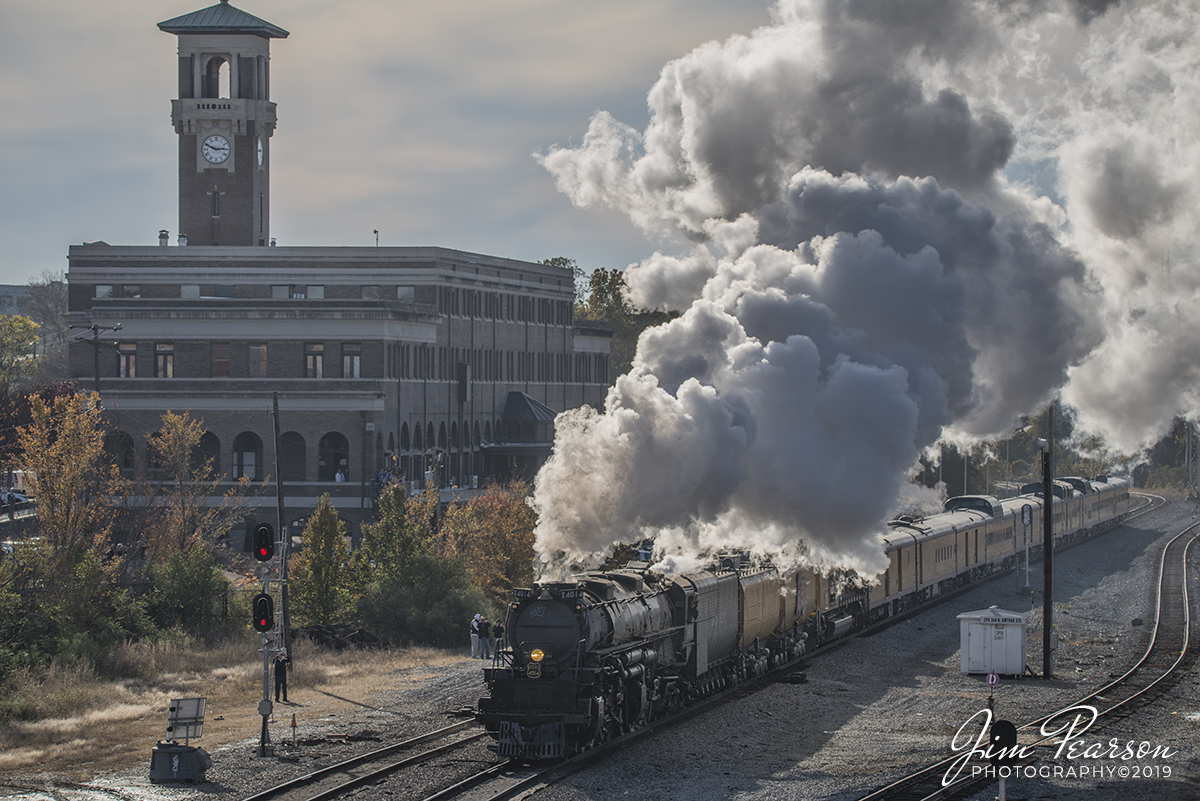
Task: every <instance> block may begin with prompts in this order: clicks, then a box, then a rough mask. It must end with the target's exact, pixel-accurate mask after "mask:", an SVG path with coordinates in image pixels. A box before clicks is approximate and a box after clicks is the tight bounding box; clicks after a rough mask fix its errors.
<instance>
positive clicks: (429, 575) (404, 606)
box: [358, 553, 489, 648]
mask: <svg viewBox="0 0 1200 801" xmlns="http://www.w3.org/2000/svg"><path fill="white" fill-rule="evenodd" d="M488 608H489V605H488V600H487V597H486V596H485V595H484V593H483V591H482V590H480V589H479V588H478V587H476V586H474V585H473V584H472V583H471V574H470V571H469V570H468V569H467V567H466V566H465V565H463V564H462V563H461V562H459V561H457V560H455V559H446V558H443V557H440V556H437V555H435V554H431V553H424V554H420V555H418V556H416V557H415V558H414V559H413V560H412V561H411V562H409V564H408V565H407V566H406V567H405V568H404V569H402V570H399V571H397V572H396V573H395V574H393V575H391V576H389V577H387V578H385V579H381V580H376V581H372V582H370V583H369V584H368V585H367V586H366V588H365V590H364V592H363V594H362V596H361V597H360V598H359V600H358V616H359V620H360V622H361V623H362V625H363V626H365V627H366V628H367V629H369V630H370V631H371V632H373V633H374V634H376V635H377V636H379V637H382V638H383V639H385V640H387V641H388V642H390V643H392V644H394V645H414V644H415V645H433V646H437V647H441V648H453V647H456V646H465V645H466V643H467V642H468V637H469V635H470V632H469V630H468V628H467V626H468V624H469V622H470V620H471V617H472V616H473V615H474V614H475V613H477V612H484V611H486V610H488Z"/></svg>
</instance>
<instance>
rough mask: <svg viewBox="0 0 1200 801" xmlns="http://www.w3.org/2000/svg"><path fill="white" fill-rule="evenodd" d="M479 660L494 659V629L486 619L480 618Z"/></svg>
mask: <svg viewBox="0 0 1200 801" xmlns="http://www.w3.org/2000/svg"><path fill="white" fill-rule="evenodd" d="M479 658H480V659H491V658H492V627H491V625H490V624H489V623H488V619H487V618H486V617H481V618H479Z"/></svg>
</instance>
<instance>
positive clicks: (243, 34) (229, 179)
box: [158, 0, 288, 246]
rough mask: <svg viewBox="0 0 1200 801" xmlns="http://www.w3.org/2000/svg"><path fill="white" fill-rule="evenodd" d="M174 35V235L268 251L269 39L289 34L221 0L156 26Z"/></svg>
mask: <svg viewBox="0 0 1200 801" xmlns="http://www.w3.org/2000/svg"><path fill="white" fill-rule="evenodd" d="M158 27H159V29H160V30H163V31H166V32H167V33H173V34H175V35H176V36H178V37H179V99H178V100H172V101H171V122H172V124H173V125H174V126H175V133H176V134H178V135H179V233H180V235H186V236H187V242H188V244H189V245H242V246H244V245H266V244H267V243H268V242H269V241H270V238H271V230H270V208H271V205H270V200H271V195H270V180H269V178H270V169H271V158H270V156H271V147H270V142H271V134H273V133H274V132H275V104H274V103H272V102H271V101H270V93H269V89H270V41H271V39H283V38H286V37H287V35H288V32H287V31H285V30H283V29H282V28H279V27H277V26H275V25H272V24H271V23H269V22H266V21H264V20H261V19H259V18H258V17H255V16H252V15H250V14H247V13H246V12H244V11H242V10H240V9H237V8H234V7H233V6H231V5H229V3H228V1H227V0H221V1H220V2H219V3H218V4H217V5H215V6H209V7H208V8H204V9H201V10H199V11H193V12H192V13H191V14H184V15H183V16H181V17H175V18H174V19H169V20H167V21H166V22H160V23H158Z"/></svg>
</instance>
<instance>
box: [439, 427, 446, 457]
mask: <svg viewBox="0 0 1200 801" xmlns="http://www.w3.org/2000/svg"><path fill="white" fill-rule="evenodd" d="M437 444H438V447H439V448H441V449H442V450H446V424H445V423H440V424H439V425H438V438H437Z"/></svg>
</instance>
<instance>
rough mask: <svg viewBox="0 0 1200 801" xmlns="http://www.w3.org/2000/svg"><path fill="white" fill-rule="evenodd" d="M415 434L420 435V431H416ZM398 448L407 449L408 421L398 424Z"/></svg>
mask: <svg viewBox="0 0 1200 801" xmlns="http://www.w3.org/2000/svg"><path fill="white" fill-rule="evenodd" d="M417 436H420V432H418V434H417ZM400 450H402V451H406V450H408V423H404V424H403V425H401V426H400Z"/></svg>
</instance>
